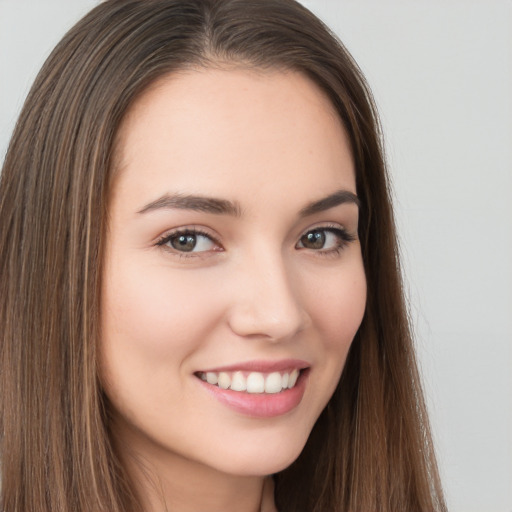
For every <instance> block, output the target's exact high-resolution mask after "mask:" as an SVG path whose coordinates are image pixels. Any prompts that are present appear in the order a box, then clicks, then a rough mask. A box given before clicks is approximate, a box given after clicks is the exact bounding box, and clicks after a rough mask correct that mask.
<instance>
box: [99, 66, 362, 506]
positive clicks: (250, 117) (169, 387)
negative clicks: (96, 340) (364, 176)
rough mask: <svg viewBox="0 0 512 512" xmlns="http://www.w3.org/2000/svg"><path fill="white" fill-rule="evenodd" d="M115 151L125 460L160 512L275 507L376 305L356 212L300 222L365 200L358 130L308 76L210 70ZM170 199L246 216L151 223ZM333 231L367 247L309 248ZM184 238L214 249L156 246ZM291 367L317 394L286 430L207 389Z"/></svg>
mask: <svg viewBox="0 0 512 512" xmlns="http://www.w3.org/2000/svg"><path fill="white" fill-rule="evenodd" d="M117 149H118V152H117V154H118V162H117V166H116V172H117V175H116V179H115V183H114V185H113V190H112V196H111V203H110V216H109V229H108V234H107V247H106V260H105V274H104V284H103V290H102V343H101V347H100V373H101V375H100V377H101V380H102V384H103V386H104V389H105V392H106V394H107V396H108V398H109V401H110V407H111V408H112V413H113V418H114V420H113V432H114V437H115V439H116V443H117V446H118V450H119V452H120V454H121V457H122V458H123V460H124V462H125V464H126V465H127V467H128V470H129V472H131V474H132V477H133V478H134V481H136V482H138V485H139V489H138V491H139V492H140V494H141V496H142V497H143V500H144V504H145V506H146V508H147V510H148V511H151V512H157V511H158V512H160V511H164V510H167V508H168V509H169V510H177V511H180V512H188V511H197V510H208V511H211V512H215V511H223V512H226V511H237V512H241V511H251V512H255V511H258V510H260V507H261V509H262V510H267V511H270V510H274V506H273V500H272V490H271V487H269V485H267V487H266V491H265V492H263V488H264V484H265V482H267V484H269V479H268V478H267V479H265V477H266V476H267V475H271V474H273V473H275V472H278V471H280V470H282V469H284V468H286V467H287V466H288V465H289V464H290V463H292V462H293V460H295V459H296V458H297V456H298V455H299V453H300V451H301V450H302V448H303V446H304V444H305V443H306V440H307V438H308V436H309V433H310V431H311V429H312V427H313V425H314V423H315V421H316V420H317V418H318V416H319V415H320V413H321V411H322V410H323V408H324V407H325V405H326V404H327V402H328V400H329V398H330V397H331V395H332V393H333V391H334V389H335V387H336V385H337V383H338V380H339V378H340V375H341V371H342V369H343V366H344V362H345V359H346V355H347V352H348V349H349V347H350V344H351V342H352V339H353V337H354V335H355V333H356V331H357V329H358V327H359V325H360V322H361V320H362V316H363V313H364V308H365V302H366V281H365V275H364V269H363V264H362V258H361V250H360V245H359V241H358V240H357V224H358V207H357V205H356V204H355V203H351V202H348V203H345V204H340V205H337V206H334V207H332V208H329V209H327V210H324V211H320V212H317V213H313V214H310V215H307V216H305V217H304V216H301V215H300V212H301V210H302V209H303V208H304V207H305V206H306V205H308V204H310V203H311V202H314V201H317V200H319V199H322V198H324V197H326V196H329V195H330V194H332V193H334V192H336V191H339V190H345V191H350V192H352V193H353V194H355V193H356V187H355V175H354V164H353V159H352V155H351V151H350V147H349V143H348V140H347V136H346V134H345V131H344V128H343V126H342V124H341V122H340V120H339V118H338V116H337V115H336V113H335V112H334V110H333V108H332V106H331V104H330V102H329V100H328V99H327V98H326V97H325V96H324V95H323V93H321V92H320V90H319V89H318V88H317V86H316V85H314V84H313V83H312V82H311V81H309V80H308V79H307V78H306V77H304V76H302V75H301V74H298V73H294V72H286V73H285V72H280V71H273V72H269V71H265V72H263V71H256V70H247V69H201V70H192V71H187V72H186V73H180V74H174V75H172V76H169V77H166V78H165V79H163V80H160V81H159V82H157V83H156V84H153V85H152V86H151V87H150V88H149V89H148V90H147V91H146V92H145V93H144V94H143V95H142V97H140V98H139V99H138V100H137V101H136V103H135V104H134V105H133V106H132V108H131V109H130V111H129V112H128V115H127V116H126V118H125V120H124V121H123V124H122V127H121V129H120V132H119V137H118V148H117ZM165 194H181V195H199V196H205V197H215V198H222V199H225V200H229V201H231V202H236V203H237V205H238V207H239V211H238V215H229V214H215V213H209V212H203V211H194V210H191V209H177V208H150V209H147V211H144V212H143V213H141V211H143V210H144V209H145V207H146V206H147V205H149V204H151V203H153V202H154V201H156V200H158V199H159V198H161V197H162V196H164V195H165ZM326 226H327V227H329V228H338V229H345V230H346V232H347V233H348V234H349V235H351V236H353V237H354V240H352V241H349V242H343V241H342V240H341V239H340V238H339V237H338V235H333V234H332V233H330V232H326V231H322V234H324V235H326V236H327V239H326V243H325V244H324V246H323V247H322V248H320V249H318V248H317V247H316V246H315V247H314V248H311V247H310V246H309V245H308V246H304V244H302V242H301V241H302V240H304V238H303V236H304V234H306V233H308V232H311V230H312V229H313V228H325V227H326ZM177 228H180V229H182V228H197V229H201V230H202V231H204V232H205V233H206V234H207V235H208V237H211V239H212V240H213V241H212V240H210V238H208V237H205V236H201V237H199V238H198V239H196V240H197V242H198V245H197V246H196V248H195V249H194V251H193V252H191V253H186V254H185V253H183V252H179V250H177V249H175V248H173V247H172V245H171V244H170V243H167V245H161V244H160V245H159V244H158V243H159V241H161V240H162V238H165V237H166V236H167V235H169V234H170V233H171V232H173V230H175V229H177ZM338 245H342V247H339V248H338V247H337V246H338ZM196 249H197V250H196ZM287 358H298V359H301V360H304V361H307V363H308V365H309V366H310V370H309V375H308V379H307V382H306V387H305V392H304V396H303V398H302V400H301V402H300V404H299V405H298V406H297V407H295V408H294V409H293V410H291V411H289V412H287V413H285V414H282V415H279V416H277V417H272V418H254V417H250V416H248V415H245V414H242V413H240V412H237V411H234V410H232V409H231V408H229V407H228V406H226V405H225V404H223V403H221V402H219V401H218V400H217V399H215V398H214V397H213V396H212V395H211V394H210V393H208V392H206V391H205V389H204V385H203V383H202V382H201V381H200V380H199V379H198V378H197V376H196V375H195V372H198V371H202V370H204V369H208V368H215V367H220V366H225V365H232V364H237V363H240V362H247V361H253V360H260V361H261V360H264V361H275V360H281V359H287ZM198 489H200V490H201V492H198ZM262 494H266V498H264V499H263V501H262ZM166 507H167V508H166Z"/></svg>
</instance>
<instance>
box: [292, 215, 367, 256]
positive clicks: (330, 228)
mask: <svg viewBox="0 0 512 512" xmlns="http://www.w3.org/2000/svg"><path fill="white" fill-rule="evenodd" d="M313 231H326V232H330V233H332V234H334V235H335V236H338V237H339V238H340V240H341V243H339V244H338V245H336V247H332V248H328V249H311V248H309V247H305V246H304V245H302V247H300V246H299V247H297V246H298V245H299V244H300V243H301V239H302V238H303V237H304V236H305V235H307V234H308V233H311V232H313ZM355 240H357V234H355V235H354V234H352V233H351V232H350V231H349V230H348V229H347V228H345V227H344V226H343V225H341V224H337V223H327V224H318V225H313V226H310V227H309V228H308V229H306V230H304V231H302V232H301V234H300V236H299V240H298V241H297V244H296V246H295V247H296V248H297V249H301V250H302V249H303V250H308V251H311V252H313V253H316V254H319V255H332V254H334V253H339V252H340V251H341V250H342V249H344V248H345V247H346V246H347V245H348V244H349V243H351V242H353V241H355Z"/></svg>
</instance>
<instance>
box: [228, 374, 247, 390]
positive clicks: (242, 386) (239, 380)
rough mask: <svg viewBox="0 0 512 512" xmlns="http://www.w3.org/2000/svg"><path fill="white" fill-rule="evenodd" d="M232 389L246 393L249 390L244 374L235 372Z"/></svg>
mask: <svg viewBox="0 0 512 512" xmlns="http://www.w3.org/2000/svg"><path fill="white" fill-rule="evenodd" d="M231 389H232V390H233V391H245V390H246V389H247V382H246V380H245V377H244V374H243V373H242V372H235V373H234V374H233V378H232V379H231Z"/></svg>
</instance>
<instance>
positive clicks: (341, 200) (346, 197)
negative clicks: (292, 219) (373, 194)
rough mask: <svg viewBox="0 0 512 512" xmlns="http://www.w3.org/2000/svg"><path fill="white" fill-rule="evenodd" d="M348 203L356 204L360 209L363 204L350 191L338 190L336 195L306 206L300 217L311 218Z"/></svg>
mask: <svg viewBox="0 0 512 512" xmlns="http://www.w3.org/2000/svg"><path fill="white" fill-rule="evenodd" d="M346 203H351V204H355V205H356V206H357V207H358V208H360V207H361V202H360V201H359V198H358V197H357V196H356V194H354V193H353V192H350V191H349V190H338V191H336V192H334V194H330V195H328V196H327V197H324V198H323V199H319V200H318V201H313V202H312V203H309V204H308V205H306V206H305V207H304V208H302V210H301V211H300V216H301V217H309V216H310V215H314V214H315V213H319V212H323V211H325V210H329V209H331V208H334V207H335V206H339V205H342V204H346Z"/></svg>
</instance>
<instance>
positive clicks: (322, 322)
mask: <svg viewBox="0 0 512 512" xmlns="http://www.w3.org/2000/svg"><path fill="white" fill-rule="evenodd" d="M311 284H313V283H311ZM309 297H310V301H309V304H310V305H309V310H310V313H311V316H312V319H313V321H314V323H315V324H316V325H317V327H318V329H319V330H320V332H321V338H322V340H323V341H324V344H325V346H326V348H327V349H328V350H330V351H333V352H337V353H339V354H340V355H343V356H344V355H346V352H347V351H348V349H349V347H350V344H351V343H352V340H353V338H354V336H355V334H356V332H357V330H358V329H359V326H360V325H361V321H362V319H363V315H364V311H365V308H366V277H365V273H364V268H363V264H362V262H360V261H357V260H356V261H354V264H352V265H350V266H348V267H347V268H346V269H344V270H343V272H340V273H339V274H338V276H335V277H334V276H333V275H332V274H331V276H330V278H329V279H324V280H323V281H322V282H321V283H320V284H316V286H314V287H313V286H311V293H310V295H309ZM343 360H344V359H343Z"/></svg>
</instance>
